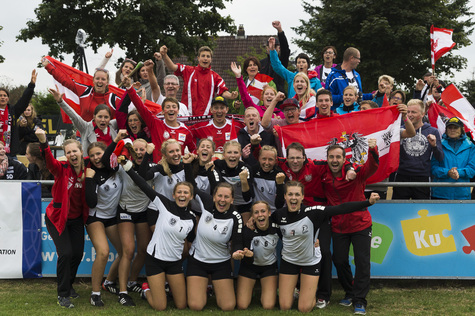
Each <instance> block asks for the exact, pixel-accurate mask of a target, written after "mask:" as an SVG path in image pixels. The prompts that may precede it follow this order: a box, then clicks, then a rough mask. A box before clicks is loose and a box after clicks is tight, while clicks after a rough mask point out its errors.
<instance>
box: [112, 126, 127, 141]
mask: <svg viewBox="0 0 475 316" xmlns="http://www.w3.org/2000/svg"><path fill="white" fill-rule="evenodd" d="M128 135H129V134H128V133H127V130H126V129H120V130H119V131H118V132H117V136H116V137H115V138H114V143H118V142H119V141H121V140H122V139H124V138H126V137H127V136H128Z"/></svg>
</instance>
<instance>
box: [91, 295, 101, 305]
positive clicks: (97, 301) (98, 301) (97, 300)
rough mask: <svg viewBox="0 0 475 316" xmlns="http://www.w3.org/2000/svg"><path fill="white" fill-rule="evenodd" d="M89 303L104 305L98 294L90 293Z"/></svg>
mask: <svg viewBox="0 0 475 316" xmlns="http://www.w3.org/2000/svg"><path fill="white" fill-rule="evenodd" d="M91 305H92V306H96V307H101V306H104V302H103V301H102V299H101V296H100V295H97V294H92V295H91Z"/></svg>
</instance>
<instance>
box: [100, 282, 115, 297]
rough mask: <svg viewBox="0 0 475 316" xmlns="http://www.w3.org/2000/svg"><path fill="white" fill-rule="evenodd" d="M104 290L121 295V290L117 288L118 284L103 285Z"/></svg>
mask: <svg viewBox="0 0 475 316" xmlns="http://www.w3.org/2000/svg"><path fill="white" fill-rule="evenodd" d="M102 288H103V289H104V290H105V291H107V292H109V293H112V294H115V295H119V289H118V288H117V284H116V283H115V282H114V283H109V284H105V283H102Z"/></svg>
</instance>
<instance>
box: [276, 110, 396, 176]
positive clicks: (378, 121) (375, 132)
mask: <svg viewBox="0 0 475 316" xmlns="http://www.w3.org/2000/svg"><path fill="white" fill-rule="evenodd" d="M400 126H401V117H400V114H399V111H398V110H397V108H396V106H389V107H384V108H378V109H371V110H366V111H360V112H352V113H349V114H344V115H340V116H335V117H330V118H326V119H313V120H310V121H308V122H305V123H300V124H293V125H288V126H283V127H277V126H276V130H277V133H278V134H279V140H280V142H281V144H282V148H285V147H286V146H287V145H289V144H291V143H293V142H299V143H301V144H302V145H303V146H304V147H305V151H306V154H307V157H308V158H311V159H318V160H326V152H327V148H328V146H330V145H333V144H339V145H341V146H342V147H343V148H345V150H346V156H347V159H349V160H350V161H351V162H355V163H359V164H363V163H365V162H366V160H367V157H368V139H370V138H375V139H376V140H377V146H378V150H379V168H378V171H376V173H375V174H374V175H373V176H372V177H371V178H369V179H368V183H376V182H380V181H382V180H384V179H386V178H387V177H388V176H389V175H390V174H391V173H392V172H394V171H396V169H397V168H398V166H399V141H400V133H401V131H400V129H401V127H400ZM284 154H285V151H284Z"/></svg>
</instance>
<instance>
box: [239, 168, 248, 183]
mask: <svg viewBox="0 0 475 316" xmlns="http://www.w3.org/2000/svg"><path fill="white" fill-rule="evenodd" d="M248 177H249V171H247V168H246V169H244V170H243V171H241V172H239V179H241V182H244V181H247V178H248Z"/></svg>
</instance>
